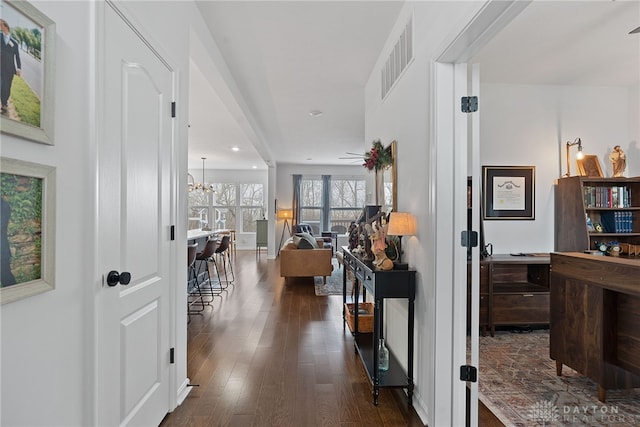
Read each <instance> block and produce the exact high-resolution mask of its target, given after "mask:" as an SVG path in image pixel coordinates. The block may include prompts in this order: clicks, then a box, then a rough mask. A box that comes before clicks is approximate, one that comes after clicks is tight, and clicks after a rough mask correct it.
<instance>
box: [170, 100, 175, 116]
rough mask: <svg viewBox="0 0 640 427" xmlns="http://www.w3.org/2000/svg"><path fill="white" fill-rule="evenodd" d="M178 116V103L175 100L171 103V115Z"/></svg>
mask: <svg viewBox="0 0 640 427" xmlns="http://www.w3.org/2000/svg"><path fill="white" fill-rule="evenodd" d="M175 116H176V103H175V101H174V102H172V103H171V117H175Z"/></svg>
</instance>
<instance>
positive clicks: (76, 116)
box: [0, 2, 92, 426]
mask: <svg viewBox="0 0 640 427" xmlns="http://www.w3.org/2000/svg"><path fill="white" fill-rule="evenodd" d="M32 4H33V5H34V6H35V7H36V8H38V9H39V10H40V11H41V12H43V13H44V14H45V15H47V16H48V17H49V18H50V19H52V20H53V21H55V22H56V24H57V37H56V44H57V46H56V47H57V55H56V75H57V78H56V82H55V93H56V97H55V107H54V108H55V130H54V141H55V145H54V146H46V145H42V144H37V143H34V142H30V141H26V140H23V139H20V138H15V137H12V136H10V135H5V134H3V135H2V137H1V138H2V156H3V157H9V158H15V159H21V160H26V161H31V162H36V163H40V164H45V165H50V166H54V167H56V168H57V171H56V173H57V185H56V203H57V206H56V207H57V215H56V223H55V224H54V226H55V229H56V244H55V253H56V262H55V286H56V287H55V290H53V291H50V292H46V293H44V294H40V295H36V296H33V297H30V298H27V299H23V300H20V301H16V302H13V303H10V304H5V305H3V306H2V307H1V308H0V316H1V323H2V331H1V334H0V335H1V340H2V367H1V371H2V393H1V394H2V402H1V409H2V415H1V419H0V424H2V425H7V426H9V425H11V426H14V425H44V424H58V425H69V426H72V425H82V424H84V422H83V420H84V419H85V418H84V414H85V411H84V408H86V406H87V402H86V401H85V390H86V389H87V386H88V384H87V383H86V382H85V378H84V377H83V371H84V370H85V362H86V359H85V349H86V348H87V347H90V346H91V345H92V343H91V342H89V341H87V339H86V337H88V335H87V334H86V330H85V328H86V327H90V323H89V324H87V323H86V322H85V321H84V320H85V316H86V315H87V313H86V311H85V307H84V305H83V302H84V301H85V299H86V294H85V292H86V291H88V290H89V289H90V286H89V284H90V283H91V280H90V276H89V271H90V270H89V267H90V266H91V262H92V259H91V247H90V246H89V247H87V244H86V238H87V234H90V233H91V213H92V209H91V206H90V205H89V206H87V205H86V204H85V203H84V202H85V201H86V200H90V199H91V196H90V191H91V190H92V189H91V181H90V180H89V179H87V178H88V177H90V176H91V173H92V172H91V165H90V163H89V162H88V159H89V152H90V150H91V142H90V141H92V137H91V130H90V126H89V124H90V111H91V106H90V105H89V98H88V96H87V95H86V94H88V93H89V92H90V73H89V61H90V58H91V49H90V46H89V43H90V41H89V37H88V34H89V33H90V25H91V19H90V16H89V10H90V8H89V5H88V3H73V4H71V3H52V2H32ZM87 214H89V215H87ZM85 290H86V291H85ZM86 380H89V378H86Z"/></svg>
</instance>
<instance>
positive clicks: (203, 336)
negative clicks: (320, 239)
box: [161, 251, 499, 427]
mask: <svg viewBox="0 0 640 427" xmlns="http://www.w3.org/2000/svg"><path fill="white" fill-rule="evenodd" d="M234 265H235V273H236V281H235V284H234V285H232V286H229V288H228V290H227V291H225V292H224V293H223V294H222V295H221V296H220V297H216V298H215V300H214V302H213V305H212V307H207V308H206V309H205V310H204V311H203V314H202V315H192V316H191V322H190V323H189V325H188V343H187V345H188V355H187V375H188V377H189V379H190V381H191V384H197V385H198V386H197V387H194V388H193V390H192V391H191V393H190V394H189V396H188V397H187V398H186V399H185V401H184V402H183V404H182V405H180V406H179V407H178V408H176V410H175V411H174V412H173V413H171V414H168V415H167V416H166V417H165V419H164V420H163V422H162V424H161V425H162V426H164V427H170V426H242V427H244V426H247V427H248V426H270V427H276V426H295V427H301V426H309V427H311V426H411V427H413V426H423V424H422V423H421V421H420V419H419V418H418V416H417V415H416V414H415V411H414V410H413V408H410V407H408V405H407V404H406V401H405V400H404V399H403V395H401V392H400V391H394V390H389V389H383V390H381V393H380V398H379V406H377V407H376V406H374V405H373V404H372V401H371V388H370V385H369V381H368V379H367V377H366V374H365V372H364V370H363V368H362V365H361V363H360V360H359V359H358V357H357V356H356V354H355V353H354V347H353V339H352V337H351V334H350V332H349V331H348V329H347V330H346V331H345V330H344V329H343V325H342V308H341V304H342V297H341V296H329V297H317V296H315V293H314V287H313V280H312V279H311V278H304V279H289V280H288V281H287V282H286V283H285V281H284V279H282V278H281V277H280V276H279V268H278V261H277V260H275V261H274V260H267V258H266V255H265V253H264V252H263V253H262V254H261V256H260V258H259V259H257V258H256V255H255V252H254V251H238V253H237V257H236V259H235V261H234ZM486 412H488V411H486ZM489 414H490V413H489ZM480 425H491V426H494V425H499V424H488V423H487V424H483V422H482V421H481V422H480Z"/></svg>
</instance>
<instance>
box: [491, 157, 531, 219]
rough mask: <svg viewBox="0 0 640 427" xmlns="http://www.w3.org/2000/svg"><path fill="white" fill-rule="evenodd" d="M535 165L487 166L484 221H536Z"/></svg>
mask: <svg viewBox="0 0 640 427" xmlns="http://www.w3.org/2000/svg"><path fill="white" fill-rule="evenodd" d="M535 171H536V168H535V166H483V167H482V199H483V200H482V203H483V219H487V220H492V219H529V220H532V219H535Z"/></svg>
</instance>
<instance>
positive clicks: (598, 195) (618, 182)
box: [555, 176, 640, 252]
mask: <svg viewBox="0 0 640 427" xmlns="http://www.w3.org/2000/svg"><path fill="white" fill-rule="evenodd" d="M555 211H556V214H555V227H556V233H555V234H556V241H555V249H556V251H558V252H571V251H577V252H582V251H585V250H595V249H598V248H597V246H596V242H598V243H603V242H604V243H609V242H614V241H615V242H618V243H627V244H632V245H640V177H636V178H587V177H580V176H572V177H568V178H560V179H559V180H558V184H557V186H556V199H555ZM587 220H589V221H590V224H591V225H592V226H593V228H592V227H591V226H590V225H589V224H588V222H587ZM598 226H599V227H598Z"/></svg>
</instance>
